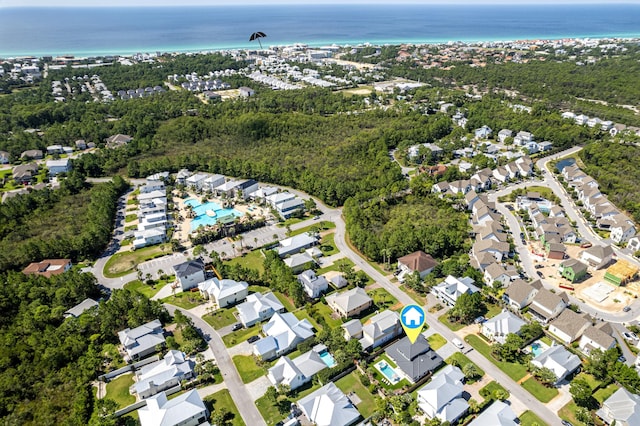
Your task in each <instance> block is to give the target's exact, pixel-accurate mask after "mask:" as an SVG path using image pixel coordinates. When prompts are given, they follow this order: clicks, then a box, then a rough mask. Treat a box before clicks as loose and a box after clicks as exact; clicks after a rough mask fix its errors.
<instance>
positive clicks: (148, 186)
mask: <svg viewBox="0 0 640 426" xmlns="http://www.w3.org/2000/svg"><path fill="white" fill-rule="evenodd" d="M148 179H149V178H147V182H146V183H145V184H144V185H141V186H140V187H139V188H138V191H139V192H140V194H148V193H150V192H153V191H164V193H165V194H166V192H167V190H166V187H165V186H164V182H163V181H161V180H152V181H149V180H148Z"/></svg>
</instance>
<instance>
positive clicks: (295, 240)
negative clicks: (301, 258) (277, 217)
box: [277, 233, 318, 257]
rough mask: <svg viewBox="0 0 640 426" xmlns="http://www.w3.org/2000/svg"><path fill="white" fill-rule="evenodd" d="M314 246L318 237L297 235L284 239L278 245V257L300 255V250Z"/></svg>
mask: <svg viewBox="0 0 640 426" xmlns="http://www.w3.org/2000/svg"><path fill="white" fill-rule="evenodd" d="M316 244H318V237H316V236H311V235H309V234H307V233H303V234H298V235H295V236H293V237H290V238H285V239H284V240H281V241H280V242H279V243H278V248H277V250H278V255H279V256H280V257H287V256H289V255H292V254H295V253H300V252H301V251H302V250H306V249H308V248H309V247H313V246H315V245H316Z"/></svg>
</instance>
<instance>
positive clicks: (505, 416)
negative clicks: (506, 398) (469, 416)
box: [467, 401, 519, 426]
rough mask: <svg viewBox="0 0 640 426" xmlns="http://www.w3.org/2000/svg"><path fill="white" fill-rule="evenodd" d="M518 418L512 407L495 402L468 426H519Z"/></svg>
mask: <svg viewBox="0 0 640 426" xmlns="http://www.w3.org/2000/svg"><path fill="white" fill-rule="evenodd" d="M518 424H519V421H518V416H516V413H514V412H513V410H512V409H511V406H509V405H507V404H505V403H504V402H502V401H495V402H494V403H493V404H491V405H490V406H489V408H487V409H486V410H484V411H483V412H482V413H480V415H479V416H478V417H476V418H475V419H474V420H473V421H472V422H471V423H469V424H468V425H467V426H517V425H518Z"/></svg>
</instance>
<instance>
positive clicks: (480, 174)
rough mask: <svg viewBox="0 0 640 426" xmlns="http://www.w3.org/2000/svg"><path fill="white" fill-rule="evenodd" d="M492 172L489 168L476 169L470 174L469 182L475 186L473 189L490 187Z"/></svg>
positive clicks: (481, 189)
mask: <svg viewBox="0 0 640 426" xmlns="http://www.w3.org/2000/svg"><path fill="white" fill-rule="evenodd" d="M492 175H493V172H492V170H491V169H489V168H485V169H482V170H479V171H477V172H476V173H474V174H473V175H472V176H471V179H469V182H471V185H472V186H473V187H474V188H475V191H487V190H489V189H491V183H492V182H491V176H492Z"/></svg>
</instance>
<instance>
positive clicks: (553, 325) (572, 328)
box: [549, 309, 591, 345]
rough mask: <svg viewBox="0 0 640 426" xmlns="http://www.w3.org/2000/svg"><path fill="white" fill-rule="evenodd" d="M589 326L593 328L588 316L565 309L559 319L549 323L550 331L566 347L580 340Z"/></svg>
mask: <svg viewBox="0 0 640 426" xmlns="http://www.w3.org/2000/svg"><path fill="white" fill-rule="evenodd" d="M589 326H591V318H590V317H589V316H588V315H587V314H578V313H575V312H573V311H572V310H571V309H565V310H564V311H562V313H561V314H560V315H559V316H558V318H556V319H554V320H553V321H551V322H550V323H549V331H550V332H551V333H553V335H555V336H556V337H558V338H559V339H560V340H562V341H563V342H564V343H565V344H566V345H570V344H571V343H573V342H574V341H576V340H578V338H579V337H580V336H582V333H584V332H585V330H586V329H587V328H588V327H589Z"/></svg>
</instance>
